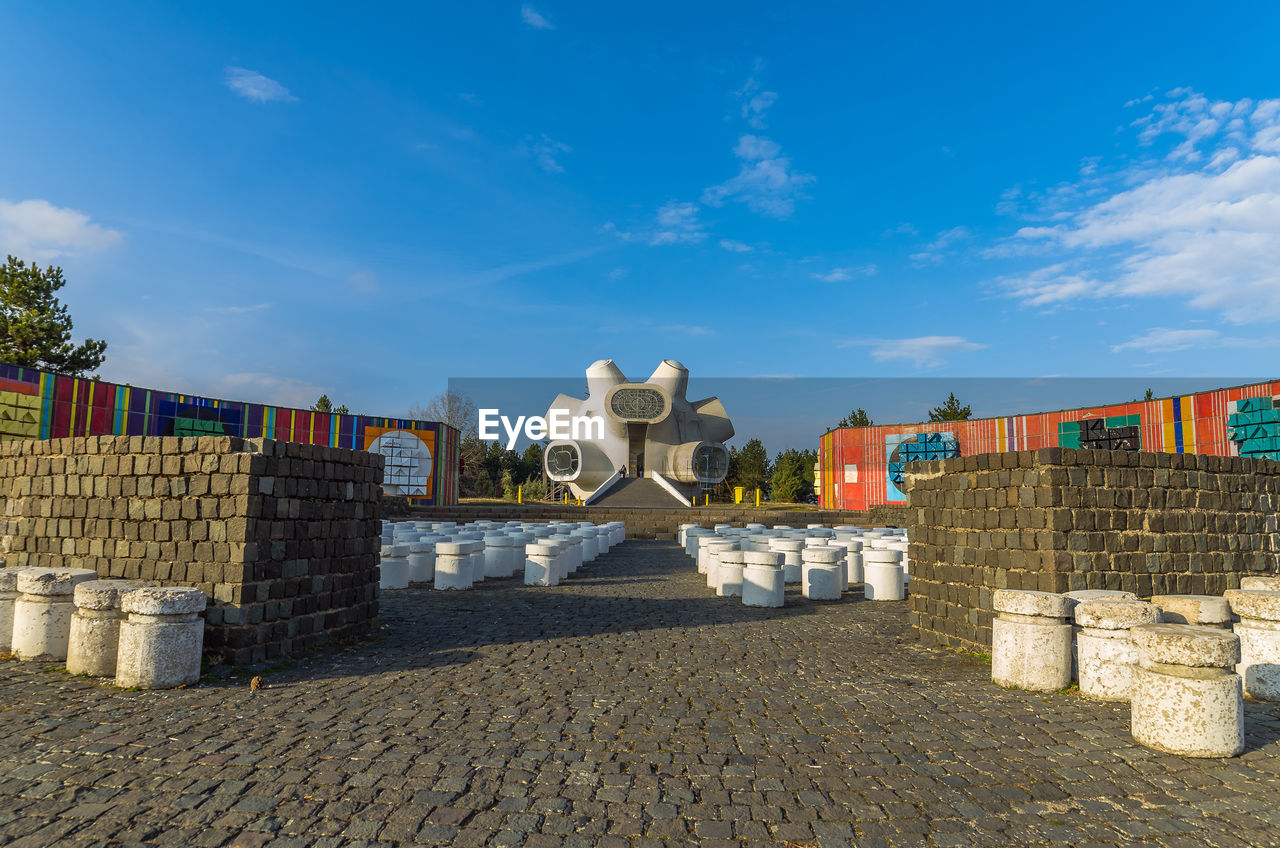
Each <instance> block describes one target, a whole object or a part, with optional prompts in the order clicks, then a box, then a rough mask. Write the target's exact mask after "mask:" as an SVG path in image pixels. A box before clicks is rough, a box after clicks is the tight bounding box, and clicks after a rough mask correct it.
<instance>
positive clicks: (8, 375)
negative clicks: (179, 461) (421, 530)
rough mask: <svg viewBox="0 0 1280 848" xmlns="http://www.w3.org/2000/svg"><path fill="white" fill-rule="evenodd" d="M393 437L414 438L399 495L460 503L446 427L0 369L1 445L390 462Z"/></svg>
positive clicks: (403, 441) (453, 438) (407, 442)
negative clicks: (230, 446)
mask: <svg viewBox="0 0 1280 848" xmlns="http://www.w3.org/2000/svg"><path fill="white" fill-rule="evenodd" d="M388 433H393V434H408V435H405V436H402V437H400V438H399V442H398V445H399V447H398V448H397V450H396V451H393V452H396V453H401V454H404V456H405V459H404V465H405V470H404V472H403V474H402V477H403V479H402V480H401V481H400V482H401V483H402V484H403V485H399V486H396V487H394V489H395V490H394V491H393V492H392V493H394V494H404V495H407V496H408V497H409V498H410V500H411V501H412V502H413V503H415V504H418V505H423V506H428V505H442V506H446V505H453V504H456V503H457V499H458V448H459V444H458V441H459V437H458V431H457V430H455V429H454V428H452V427H449V426H448V425H445V424H441V423H438V422H433V421H413V420H409V419H403V418H379V417H376V416H370V415H335V414H331V413H325V412H312V411H311V410H307V409H292V408H290V407H283V406H269V405H265V404H255V403H243V402H240V401H229V400H220V399H217V398H207V397H201V396H199V395H186V394H181V393H178V392H161V391H156V390H154V389H144V388H140V387H137V386H122V385H117V384H115V383H105V382H102V381H99V380H86V379H82V378H78V377H66V376H62V375H59V374H50V373H48V372H46V371H40V370H37V369H34V368H23V367H20V366H17V365H8V364H3V363H0V441H7V440H9V439H58V438H65V437H68V436H111V435H115V436H210V435H230V436H241V437H244V438H249V439H256V438H267V439H281V440H283V441H289V442H302V443H303V444H312V445H328V446H330V447H342V448H352V449H355V450H370V449H373V450H379V451H380V452H384V453H388V451H384V450H382V445H383V444H386V443H388V442H389V440H388V439H386V438H383V439H382V441H381V442H379V437H384V436H386V434H388ZM392 462H393V460H392V458H390V457H389V459H388V465H389V466H390V465H391V464H392ZM410 466H412V467H410ZM390 478H391V475H390V474H389V475H388V482H390ZM388 488H389V490H390V489H391V488H393V487H388Z"/></svg>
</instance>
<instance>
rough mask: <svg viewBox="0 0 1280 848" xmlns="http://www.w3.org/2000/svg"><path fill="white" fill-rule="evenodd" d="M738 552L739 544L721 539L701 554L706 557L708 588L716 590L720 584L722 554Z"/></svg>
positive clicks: (704, 548) (706, 547) (705, 548)
mask: <svg viewBox="0 0 1280 848" xmlns="http://www.w3.org/2000/svg"><path fill="white" fill-rule="evenodd" d="M736 550H738V543H737V542H734V541H730V540H729V539H720V540H719V541H715V542H711V543H709V544H707V545H705V546H704V547H703V548H702V550H701V551H700V552H699V553H700V555H701V556H705V557H706V566H707V567H706V575H707V588H708V589H714V588H716V586H718V585H719V583H720V577H719V574H720V572H719V568H720V554H722V553H724V552H725V551H736Z"/></svg>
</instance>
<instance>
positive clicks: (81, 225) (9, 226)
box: [0, 198, 121, 262]
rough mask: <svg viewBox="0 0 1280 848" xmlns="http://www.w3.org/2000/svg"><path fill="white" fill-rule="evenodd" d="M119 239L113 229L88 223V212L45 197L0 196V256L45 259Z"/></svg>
mask: <svg viewBox="0 0 1280 848" xmlns="http://www.w3.org/2000/svg"><path fill="white" fill-rule="evenodd" d="M120 239H121V234H120V233H119V232H118V231H117V230H112V229H108V228H107V227H103V226H100V225H98V224H93V223H90V221H89V216H88V215H86V214H84V213H83V212H79V211H77V210H75V209H64V208H60V207H57V206H54V205H53V204H52V203H50V202H49V201H47V200H20V201H18V202H16V203H15V202H12V201H8V200H4V199H3V198H0V257H3V256H5V255H7V254H13V255H14V256H17V257H18V258H19V259H25V260H27V261H29V262H48V261H49V260H51V259H56V258H57V257H59V256H65V255H66V254H68V253H75V252H76V251H80V250H104V249H106V248H108V247H111V246H112V245H114V244H116V243H117V242H119V241H120Z"/></svg>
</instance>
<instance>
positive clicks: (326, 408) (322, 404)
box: [311, 395, 350, 415]
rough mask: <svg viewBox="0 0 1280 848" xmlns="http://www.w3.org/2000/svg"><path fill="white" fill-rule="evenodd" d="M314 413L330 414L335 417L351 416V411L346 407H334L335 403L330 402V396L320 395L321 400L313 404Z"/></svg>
mask: <svg viewBox="0 0 1280 848" xmlns="http://www.w3.org/2000/svg"><path fill="white" fill-rule="evenodd" d="M311 411H312V412H329V413H332V414H334V415H349V414H350V411H349V410H348V409H347V408H346V407H345V406H334V405H333V401H331V400H329V396H328V395H320V398H319V399H318V400H317V401H316V402H315V403H313V404H311Z"/></svg>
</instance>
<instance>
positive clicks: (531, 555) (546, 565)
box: [524, 542, 560, 586]
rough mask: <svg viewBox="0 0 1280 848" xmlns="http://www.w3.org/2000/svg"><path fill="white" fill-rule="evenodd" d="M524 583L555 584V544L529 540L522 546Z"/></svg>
mask: <svg viewBox="0 0 1280 848" xmlns="http://www.w3.org/2000/svg"><path fill="white" fill-rule="evenodd" d="M524 556H525V560H524V584H525V585H526V586H555V585H556V584H557V583H559V582H560V581H559V578H558V577H557V576H556V563H555V560H556V546H555V545H549V544H546V543H545V542H530V543H529V544H528V545H525V548H524Z"/></svg>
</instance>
